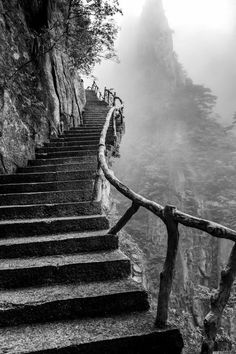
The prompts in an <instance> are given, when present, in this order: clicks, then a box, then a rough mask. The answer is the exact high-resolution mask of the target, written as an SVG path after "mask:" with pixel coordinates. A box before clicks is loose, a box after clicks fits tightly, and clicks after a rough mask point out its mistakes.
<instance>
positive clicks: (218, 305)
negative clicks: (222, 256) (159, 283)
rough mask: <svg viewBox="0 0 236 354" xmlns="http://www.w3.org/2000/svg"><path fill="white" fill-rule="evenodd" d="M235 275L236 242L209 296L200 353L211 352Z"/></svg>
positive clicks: (210, 353) (208, 353)
mask: <svg viewBox="0 0 236 354" xmlns="http://www.w3.org/2000/svg"><path fill="white" fill-rule="evenodd" d="M235 277H236V243H235V244H234V246H233V248H232V251H231V254H230V257H229V261H228V264H227V266H226V267H225V269H224V270H222V272H221V280H220V285H219V288H218V290H217V291H216V292H215V294H214V295H213V296H212V298H211V311H210V312H209V313H208V314H207V316H206V318H205V320H204V329H205V336H204V340H203V344H202V350H201V354H212V353H213V349H214V343H215V338H216V334H217V330H218V329H219V326H220V322H221V317H222V313H223V310H224V308H225V306H226V305H227V302H228V300H229V297H230V292H231V289H232V285H233V282H234V279H235Z"/></svg>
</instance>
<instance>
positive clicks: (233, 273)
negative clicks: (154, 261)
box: [98, 89, 236, 354]
mask: <svg viewBox="0 0 236 354" xmlns="http://www.w3.org/2000/svg"><path fill="white" fill-rule="evenodd" d="M105 90H106V89H105ZM107 91H109V90H107ZM115 97H117V96H115ZM116 99H117V98H116ZM119 102H120V103H122V105H123V102H122V100H120V99H119ZM115 114H121V115H123V107H122V109H120V108H117V107H116V106H115V105H114V106H113V107H112V108H111V109H110V110H109V112H108V114H107V117H106V120H105V124H104V126H103V129H102V132H101V135H100V141H99V148H98V166H99V174H98V175H99V176H101V173H103V174H104V176H105V178H106V179H107V180H108V181H109V182H110V183H111V185H113V186H114V187H115V188H116V189H117V190H118V191H119V192H120V193H121V194H123V195H124V196H126V197H127V198H128V199H130V200H131V201H132V205H131V207H130V208H129V209H128V210H127V211H126V213H125V214H124V215H123V216H122V217H121V219H120V220H119V221H118V222H117V224H116V225H115V226H113V227H112V229H111V230H110V231H109V234H116V233H117V232H119V231H120V230H121V229H122V228H123V227H124V226H125V225H126V223H127V222H128V221H129V220H130V219H131V217H132V216H133V215H134V214H135V213H136V212H137V211H138V209H139V207H140V206H142V207H144V208H145V209H147V210H149V211H151V212H152V213H153V214H155V215H157V216H158V217H159V218H160V219H161V220H162V221H163V222H164V223H165V225H166V228H167V234H168V243H167V253H166V260H165V263H164V268H163V272H162V273H161V275H160V289H159V295H158V306H157V317H156V325H157V326H158V327H163V326H166V325H167V319H168V304H169V298H170V292H171V287H172V281H173V277H174V268H175V260H176V254H177V250H178V241H179V232H178V224H182V225H184V226H187V227H191V228H195V229H198V230H201V231H204V232H206V233H208V234H209V235H211V236H213V237H216V238H223V239H227V240H231V241H233V242H235V243H234V247H233V249H232V251H231V255H230V258H229V261H228V265H227V267H226V269H225V270H223V271H222V273H221V282H220V286H219V289H218V291H217V294H216V295H215V296H214V299H213V300H212V301H211V311H210V312H209V313H208V315H207V316H206V318H205V320H204V329H205V335H204V340H203V344H202V350H201V354H212V353H213V347H214V342H215V338H216V333H217V330H218V328H219V325H220V319H221V316H222V312H223V310H224V308H225V306H226V304H227V301H228V299H229V296H230V291H231V288H232V285H233V281H234V279H235V277H236V231H235V230H232V229H230V228H228V227H225V226H223V225H220V224H218V223H215V222H212V221H210V220H206V219H201V218H197V217H195V216H192V215H189V214H186V213H183V212H181V211H179V210H177V209H176V208H175V207H173V206H165V207H163V206H162V205H160V204H158V203H156V202H154V201H152V200H149V199H147V198H145V197H143V196H142V195H140V194H138V193H136V192H134V191H133V190H132V189H131V188H129V187H127V186H126V185H125V184H124V183H122V182H121V181H120V180H119V179H118V178H117V177H116V176H115V175H114V172H113V171H112V170H111V169H110V168H109V167H108V164H107V161H106V136H107V131H108V128H109V126H110V124H111V121H112V119H113V126H115V124H114V115H115ZM114 133H115V134H116V132H114Z"/></svg>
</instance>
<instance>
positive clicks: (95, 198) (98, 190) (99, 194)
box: [92, 162, 103, 202]
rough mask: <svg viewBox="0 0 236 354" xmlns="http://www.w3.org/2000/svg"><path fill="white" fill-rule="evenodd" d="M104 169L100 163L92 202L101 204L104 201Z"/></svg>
mask: <svg viewBox="0 0 236 354" xmlns="http://www.w3.org/2000/svg"><path fill="white" fill-rule="evenodd" d="M102 175H103V172H102V169H101V166H100V163H99V162H98V167H97V172H96V176H95V179H94V185H93V194H92V202H100V201H101V200H102Z"/></svg>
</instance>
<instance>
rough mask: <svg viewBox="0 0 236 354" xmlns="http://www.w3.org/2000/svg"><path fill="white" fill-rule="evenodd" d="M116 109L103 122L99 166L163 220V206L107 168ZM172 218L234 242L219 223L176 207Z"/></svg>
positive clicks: (231, 233) (117, 185)
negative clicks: (110, 126)
mask: <svg viewBox="0 0 236 354" xmlns="http://www.w3.org/2000/svg"><path fill="white" fill-rule="evenodd" d="M115 110H116V108H115V107H113V108H111V109H110V111H109V112H108V115H107V118H106V122H105V124H104V127H103V130H102V133H101V136H100V142H99V153H98V159H99V162H100V164H101V168H102V170H103V172H104V175H105V177H106V178H107V179H108V181H109V182H110V183H111V184H112V185H113V186H114V187H115V188H116V189H117V190H118V191H119V192H120V193H122V194H123V195H124V196H126V197H127V198H129V199H130V200H131V201H132V202H134V203H136V204H139V205H140V206H142V207H144V208H146V209H147V210H150V211H151V212H152V213H154V214H155V215H157V216H158V217H160V218H161V219H162V220H163V221H164V219H165V218H164V215H163V211H164V207H163V206H162V205H160V204H158V203H156V202H153V201H152V200H149V199H147V198H144V197H143V196H141V195H140V194H138V193H136V192H134V191H133V190H132V189H131V188H129V187H127V186H126V185H125V184H123V183H122V182H121V181H120V180H119V179H118V178H117V177H116V176H115V175H114V172H113V171H112V170H111V169H109V167H108V165H107V162H106V158H105V151H106V145H105V141H106V134H107V130H108V127H109V125H110V121H111V119H112V115H113V112H114V111H115ZM173 219H174V220H175V221H176V222H178V223H180V224H182V225H185V226H187V227H192V228H195V229H198V230H201V231H204V232H207V233H208V234H210V235H212V236H214V237H217V238H225V239H228V240H231V241H233V242H236V231H234V230H232V229H230V228H228V227H226V226H222V225H220V224H217V223H215V222H213V221H209V220H206V219H201V218H197V217H195V216H192V215H189V214H186V213H183V212H181V211H179V210H177V209H175V211H174V212H173Z"/></svg>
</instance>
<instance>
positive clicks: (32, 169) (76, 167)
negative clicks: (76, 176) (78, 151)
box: [19, 162, 97, 173]
mask: <svg viewBox="0 0 236 354" xmlns="http://www.w3.org/2000/svg"><path fill="white" fill-rule="evenodd" d="M96 167H97V162H94V163H86V162H83V163H81V162H80V163H68V164H62V165H60V164H58V165H45V166H42V165H41V166H29V167H24V168H19V173H37V172H45V171H47V172H57V171H58V172H59V171H92V170H96Z"/></svg>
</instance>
